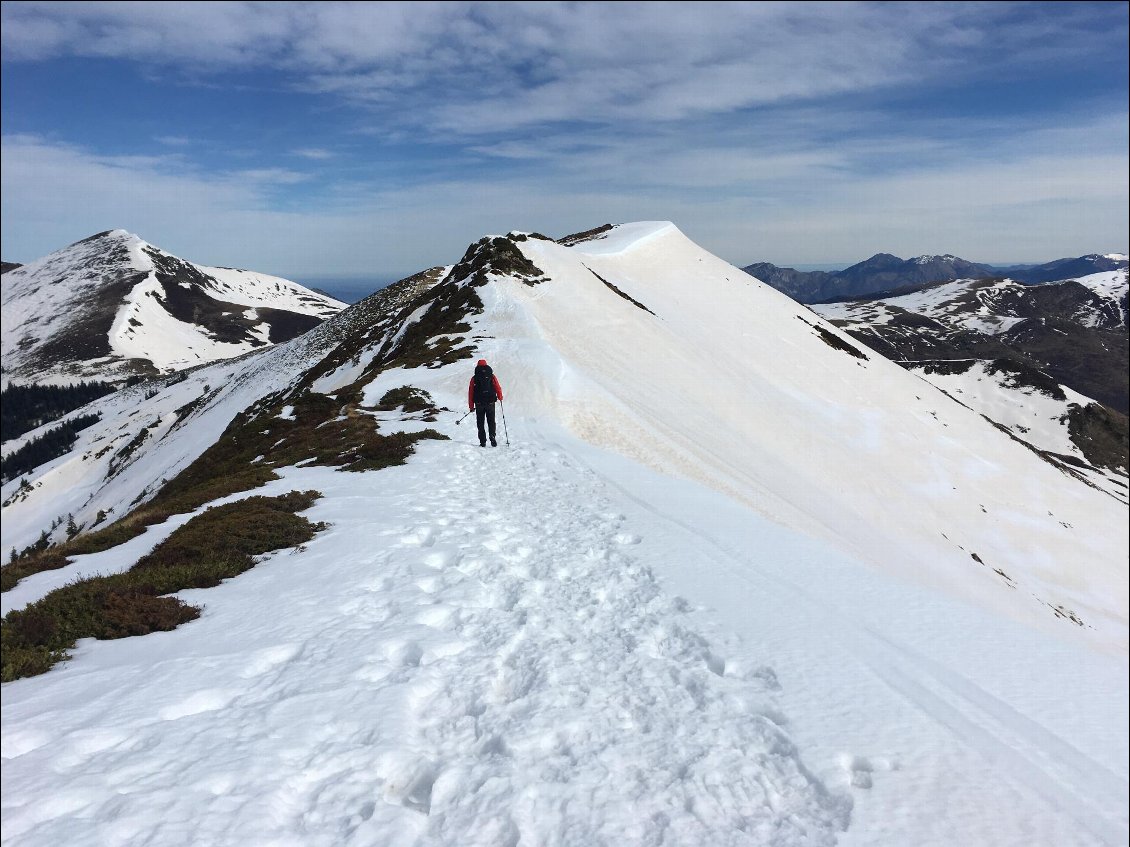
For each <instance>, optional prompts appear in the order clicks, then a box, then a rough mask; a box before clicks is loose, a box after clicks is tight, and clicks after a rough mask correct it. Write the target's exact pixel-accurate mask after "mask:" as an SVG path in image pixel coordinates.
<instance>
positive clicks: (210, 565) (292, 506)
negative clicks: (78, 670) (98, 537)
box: [0, 491, 325, 682]
mask: <svg viewBox="0 0 1130 847" xmlns="http://www.w3.org/2000/svg"><path fill="white" fill-rule="evenodd" d="M319 497H321V494H320V493H319V492H317V491H301V492H300V491H291V492H290V493H288V494H283V495H281V496H278V497H249V498H247V499H246V500H240V501H239V502H236V503H228V504H225V505H223V506H213V507H212V508H210V509H208V510H206V511H205V512H203V513H202V514H200V515H197V516H196V517H194V518H193V519H192V520H190V521H188V522H187V523H186V524H185V525H184V526H182V527H180V528H178V529H177V530H175V531H174V532H173V533H172V534H171V535H170V536H169V537H168V538H167V539H166V540H165V541H163V542H162V543H161V544H159V545H157V547H156V548H154V549H153V551H152V552H151V553H149V554H148V555H146V556H143V557H142V558H141V559H140V560H138V562H137V564H135V565H134V566H133V567H132V568H131V569H130V570H128V571H126V572H124V573H120V574H114V575H111V576H99V577H93V578H90V579H84V580H80V581H78V582H73V583H71V584H70V585H65V586H63V587H62V588H58V589H56V590H55V591H52V592H51V593H50V594H48V595H47V596H46V597H44V598H43V599H41V600H39V601H37V602H35V603H32V604H31V605H30V606H28V607H27V608H25V609H21V610H18V611H13V612H9V613H8V614H7V615H6V616H5V617H4V620H3V622H2V623H0V642H2V645H3V660H2V668H0V680H2V681H4V682H10V681H11V680H14V679H19V678H21V677H25V676H35V675H37V674H41V673H45V672H46V671H48V670H50V669H51V667H52V666H53V665H54V664H55V663H56V662H59V661H62V660H64V659H66V658H68V655H67V653H68V651H69V650H71V649H73V648H74V646H75V642H76V641H77V640H78V639H80V638H98V639H104V640H105V639H112V638H126V637H128V636H131V635H145V634H147V633H150V632H159V631H166V630H171V629H175V628H176V627H177V626H179V625H180V624H182V623H185V622H187V621H190V620H193V619H195V618H197V617H199V616H200V609H199V608H198V607H196V606H191V605H189V604H187V603H185V602H184V601H183V600H180V599H178V598H176V597H170V596H167V595H169V594H172V593H173V592H176V591H183V590H184V589H187V588H211V587H212V586H215V585H219V584H220V583H221V582H222V581H223V580H225V579H229V578H231V577H233V576H237V575H238V574H241V573H243V572H244V571H246V570H249V569H251V568H252V567H254V566H255V558H254V557H255V556H258V555H262V554H263V553H269V552H271V551H274V550H280V549H283V548H286V547H295V546H297V545H299V544H303V543H304V542H306V541H309V540H310V539H311V538H313V537H314V534H315V533H317V532H319V531H320V530H322V529H324V528H325V525H324V524H320V523H319V524H315V523H311V522H310V521H308V520H307V519H306V518H304V517H301V516H299V515H297V514H295V513H296V512H300V511H303V510H305V509H309V508H310V507H311V506H312V505H313V504H314V502H315V501H316V500H317V499H318V498H319Z"/></svg>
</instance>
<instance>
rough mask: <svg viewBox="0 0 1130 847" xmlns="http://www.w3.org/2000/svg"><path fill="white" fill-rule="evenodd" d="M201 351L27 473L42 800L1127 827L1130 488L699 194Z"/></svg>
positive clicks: (726, 827)
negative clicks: (969, 400)
mask: <svg viewBox="0 0 1130 847" xmlns="http://www.w3.org/2000/svg"><path fill="white" fill-rule="evenodd" d="M480 358H482V359H486V360H487V361H488V362H489V364H490V365H491V366H492V367H493V368H494V372H495V374H496V375H497V376H498V378H499V381H500V382H501V383H502V385H503V387H504V390H505V397H506V402H505V406H504V407H502V408H500V409H499V412H500V414H499V418H500V421H499V423H500V427H501V429H502V432H503V433H505V436H504V444H503V446H500V447H499V448H497V449H492V448H489V447H488V448H485V449H484V448H480V447H479V446H478V441H477V439H476V438H475V437H474V434H473V431H469V430H470V427H468V426H460V424H459V419H460V418H461V417H462V415H463V413H464V412H465V411H466V402H467V401H466V396H467V381H468V379H469V378H470V376H471V373H472V370H473V367H474V363H475V362H476V361H477V360H478V359H480ZM180 377H182V378H179V379H172V378H162V379H159V380H155V381H153V382H152V383H150V384H148V385H145V386H134V387H129V388H125V389H123V390H121V391H119V392H117V393H116V394H114V395H112V396H108V397H104V398H100V399H99V400H96V401H94V402H93V403H91V404H90V405H88V406H86V407H84V408H83V409H82V410H78V411H77V412H76V413H75V414H81V415H83V416H85V417H88V418H90V417H98V420H95V421H93V422H91V423H89V425H87V426H86V428H85V429H82V430H81V431H78V433H77V436H76V441H75V442H74V444H73V448H72V449H70V450H68V451H67V452H66V453H64V454H62V455H60V456H58V457H57V458H55V459H53V460H51V461H49V462H45V463H43V464H41V465H40V466H38V467H36V468H35V469H34V470H32V471H29V472H27V473H25V474H23V475H21V477H20V478H19V479H13V480H12V481H11V482H9V483H7V484H5V485H4V487H3V496H4V503H5V505H4V507H3V509H4V511H3V518H4V520H3V523H2V534H3V535H2V539H0V541H2V544H3V547H4V549H9V548H10V547H15V548H17V555H16V556H15V557H14V559H13V561H12V562H11V563H10V564H8V565H6V566H5V567H4V576H5V587H6V588H7V590H5V591H4V592H3V595H2V596H3V604H4V605H3V609H4V612H5V619H4V628H3V635H4V638H5V649H4V662H5V665H4V668H5V674H6V675H7V676H6V678H8V679H14V681H13V682H10V683H6V687H5V689H4V698H3V710H4V713H3V718H4V720H3V733H4V757H5V759H4V781H5V782H4V786H5V787H4V802H5V809H6V811H5V837H7V838H14V839H19V840H20V842H21V844H25V845H47V844H59V843H96V842H105V841H112V840H115V839H118V838H123V837H124V838H127V839H129V840H132V841H139V842H140V841H145V842H147V843H159V844H173V843H189V842H207V843H215V844H233V845H234V844H239V843H267V842H278V843H283V842H291V843H295V842H303V843H312V842H318V843H346V844H349V843H384V844H393V843H403V844H435V845H460V847H462V845H473V847H478V845H497V844H520V843H531V844H533V843H538V844H558V843H577V844H593V845H614V844H617V845H618V844H649V845H658V844H679V845H684V844H685V845H692V844H712V845H714V844H717V845H735V847H736V845H743V844H750V843H753V844H772V845H779V846H780V847H793V845H797V847H799V845H802V844H804V845H821V847H831V845H833V844H835V843H836V842H837V839H838V838H839V836H840V834H842V833H843V832H844V831H845V830H846V831H848V832H850V834H851V836H852V841H853V843H857V844H861V845H864V844H865V845H869V847H878V845H884V844H892V843H894V844H922V843H981V844H985V843H993V844H1006V845H1025V844H1028V843H1030V841H1031V834H1032V833H1033V832H1039V833H1041V834H1042V835H1044V836H1046V838H1047V839H1048V840H1049V843H1078V844H1087V845H1090V844H1096V845H1098V844H1104V843H1116V842H1118V841H1119V839H1120V838H1123V837H1124V835H1125V820H1126V816H1125V810H1126V791H1125V788H1126V784H1125V782H1126V781H1125V756H1124V755H1123V753H1124V752H1125V738H1126V727H1125V721H1124V716H1125V715H1124V710H1125V703H1126V694H1125V670H1126V664H1125V655H1126V649H1127V643H1126V620H1127V585H1126V571H1125V561H1126V557H1127V538H1126V535H1125V533H1124V532H1122V531H1121V530H1122V528H1123V527H1125V526H1126V517H1127V506H1126V504H1125V503H1124V502H1122V501H1120V500H1119V499H1118V498H1116V497H1114V496H1111V495H1110V494H1109V493H1107V492H1104V491H1101V490H1099V489H1097V488H1096V487H1094V486H1092V485H1089V484H1088V483H1087V481H1086V480H1085V479H1082V478H1079V477H1077V476H1073V475H1071V474H1068V473H1065V472H1064V470H1063V468H1061V467H1060V466H1057V465H1055V464H1052V463H1049V462H1048V461H1045V459H1044V458H1043V457H1041V456H1040V455H1039V454H1038V453H1037V451H1034V450H1032V449H1030V448H1029V447H1028V446H1026V445H1025V444H1023V443H1021V442H1020V441H1019V440H1018V439H1017V438H1015V437H1013V435H1012V434H1010V433H1006V432H1003V431H1001V430H1000V429H999V428H997V427H996V426H994V425H993V424H992V423H990V422H989V421H987V420H986V419H985V418H984V417H982V415H981V414H979V413H978V412H976V411H974V410H973V409H970V408H968V407H967V406H965V405H963V404H961V403H959V402H957V401H956V400H954V399H953V398H952V397H950V396H948V395H946V394H944V393H943V392H941V391H939V390H938V389H936V388H935V387H934V386H932V385H930V384H929V383H928V382H926V381H924V380H923V379H921V378H919V377H917V376H916V375H914V374H912V373H910V372H908V371H906V370H904V369H902V368H900V367H899V366H898V365H896V364H894V363H893V362H891V361H889V360H887V359H884V358H882V357H881V356H879V355H878V354H876V353H874V352H873V351H869V350H866V349H865V348H863V347H862V346H861V345H859V344H858V343H857V342H856V341H854V340H853V339H852V338H851V337H850V336H849V335H847V334H845V333H844V332H842V331H841V330H839V329H837V328H836V327H834V326H833V325H832V324H830V323H828V322H827V321H825V320H823V319H822V318H820V317H819V316H817V315H815V314H814V313H812V312H811V311H809V310H808V309H806V308H805V307H803V306H800V305H799V304H797V303H796V302H795V301H793V300H791V299H789V298H788V297H786V296H784V295H782V294H781V293H779V292H777V291H774V290H773V289H772V288H770V287H768V286H766V285H763V284H761V283H759V282H758V281H756V280H754V279H752V278H751V277H750V276H748V275H746V274H743V273H742V272H741V271H740V270H739V269H738V268H735V267H733V266H731V265H729V264H727V263H726V262H724V261H722V260H721V259H719V258H717V257H715V256H713V255H711V254H710V253H708V252H706V251H705V250H703V249H702V248H700V247H699V246H697V245H696V244H694V243H693V242H691V241H690V240H689V239H687V238H686V237H685V236H684V235H683V233H682V232H680V231H679V229H678V228H677V227H675V226H674V225H673V224H671V223H668V222H639V223H632V224H623V225H620V226H615V227H611V226H606V227H601V228H598V229H597V230H592V231H590V232H588V233H583V234H580V235H578V236H575V237H567V238H565V239H561V240H559V241H555V240H552V239H549V238H547V237H545V236H542V235H539V234H536V233H521V232H511V233H508V234H505V235H490V236H486V237H484V238H482V239H480V240H479V241H477V242H475V243H474V244H472V245H471V246H470V247H469V248H468V249H467V251H466V253H465V254H464V255H463V257H462V258H461V259H460V260H459V261H458V262H457V263H455V264H454V265H450V266H446V265H445V266H442V267H437V268H433V269H431V270H429V271H426V272H423V273H421V274H418V275H416V276H414V277H410V278H408V279H405V280H402V281H400V282H398V283H394V284H393V285H391V286H389V287H388V288H386V289H383V290H382V291H380V292H377V293H376V294H374V295H372V296H370V297H368V298H366V299H365V300H363V301H361V302H360V303H357V304H355V305H353V306H351V307H349V308H348V309H345V310H343V311H342V312H340V313H339V314H337V315H334V316H333V317H331V318H329V319H328V320H327V321H326V322H325V323H323V324H321V325H320V326H318V327H315V328H314V329H313V330H311V331H309V332H307V333H305V334H304V335H302V336H299V337H297V338H295V339H293V340H291V341H289V342H285V343H282V344H279V345H276V346H273V347H270V348H267V349H262V350H260V351H258V352H255V353H253V354H252V355H248V356H244V357H241V358H239V359H235V360H227V361H223V362H218V363H215V364H212V365H209V366H206V367H201V368H197V369H193V370H192V371H191V372H189V373H187V374H183V375H180ZM43 434H44V433H43V432H42V431H39V432H32V433H28V434H27V435H25V436H23V439H24V440H25V441H27V440H30V439H33V438H36V437H41V436H42V435H43ZM506 441H508V442H509V443H510V444H512V445H513V446H512V447H507V446H505V442H506ZM60 518H61V519H60ZM39 541H42V542H43V544H39V543H38V542H39ZM48 541H54V542H56V543H55V546H52V547H45V545H46V543H47V542H48ZM237 553H238V554H240V555H238V556H237V555H236V554H237ZM155 630H160V632H158V633H155V634H152V635H145V636H143V637H132V638H131V637H125V636H129V635H132V634H135V633H142V632H153V631H155ZM97 639H102V640H97ZM111 639H117V640H111ZM68 655H69V656H70V657H71V658H70V659H69V661H65V662H62V661H61V660H62V659H63V658H64V657H66V656H68ZM17 677H19V678H17ZM1120 686H1121V687H1120ZM1120 692H1121V693H1120ZM185 751H190V752H188V753H186V752H185ZM44 798H48V799H44ZM58 798H64V800H65V802H63V801H61V800H59V799H58ZM954 809H960V810H961V813H960V814H953V810H954Z"/></svg>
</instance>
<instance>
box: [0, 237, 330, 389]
mask: <svg viewBox="0 0 1130 847" xmlns="http://www.w3.org/2000/svg"><path fill="white" fill-rule="evenodd" d="M0 280H2V282H0V286H2V288H0V297H2V303H3V330H2V333H3V357H4V376H5V379H16V380H23V381H31V380H35V381H39V382H43V381H47V382H72V381H76V380H82V379H96V380H103V381H120V380H123V379H125V378H127V377H130V376H150V377H151V376H156V375H158V374H162V373H169V372H171V371H175V370H181V369H183V368H186V367H192V366H195V365H200V364H205V363H208V362H213V361H216V360H217V359H226V358H230V357H232V356H238V355H241V354H243V353H246V352H248V351H250V350H254V349H257V348H260V347H264V346H267V345H269V344H277V343H279V342H281V341H287V340H289V339H291V338H294V337H295V336H297V335H301V334H302V333H303V332H306V331H307V330H309V329H311V328H312V327H314V326H317V325H318V324H319V323H321V322H322V321H323V320H325V319H326V318H327V317H329V316H330V315H333V314H336V313H337V312H339V311H340V310H341V309H343V308H345V304H344V303H340V302H338V301H337V300H334V299H333V298H331V297H327V296H325V295H322V294H318V293H315V292H313V291H310V290H308V289H306V288H304V287H302V286H301V285H299V284H298V283H295V282H291V281H289V280H286V279H281V278H279V277H273V276H268V275H266V274H259V273H254V272H252V271H244V270H235V269H232V268H212V267H207V266H204V265H197V264H193V263H192V262H188V261H185V260H183V259H179V258H177V257H176V256H173V255H172V254H170V253H167V252H165V251H163V250H161V249H159V248H157V247H154V246H153V245H151V244H148V243H146V242H145V241H143V240H142V239H141V238H139V237H138V236H136V235H133V234H132V233H129V232H126V231H125V230H121V229H116V230H110V231H107V232H102V233H98V234H97V235H93V236H91V237H90V238H86V239H83V240H82V241H79V242H77V243H75V244H72V245H70V246H69V247H65V248H64V249H62V250H58V251H56V252H55V253H52V254H51V255H49V256H46V257H44V258H42V259H39V260H38V261H35V262H31V263H29V264H27V265H21V266H17V267H14V268H12V269H10V270H5V272H4V274H3V276H2V277H0Z"/></svg>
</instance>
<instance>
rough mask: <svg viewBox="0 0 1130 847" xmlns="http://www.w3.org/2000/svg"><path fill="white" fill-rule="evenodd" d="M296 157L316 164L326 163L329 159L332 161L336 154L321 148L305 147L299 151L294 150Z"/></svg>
mask: <svg viewBox="0 0 1130 847" xmlns="http://www.w3.org/2000/svg"><path fill="white" fill-rule="evenodd" d="M291 153H293V154H294V155H295V156H301V157H302V158H303V159H312V160H314V161H316V162H324V161H326V160H327V159H332V158H333V157H334V155H335V154H334V153H333V152H332V151H330V150H323V149H321V148H320V147H303V148H300V149H298V150H292V151H291Z"/></svg>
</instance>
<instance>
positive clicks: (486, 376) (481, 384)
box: [475, 365, 498, 405]
mask: <svg viewBox="0 0 1130 847" xmlns="http://www.w3.org/2000/svg"><path fill="white" fill-rule="evenodd" d="M497 399H498V395H497V394H495V392H494V371H493V370H492V369H491V366H490V365H478V366H476V368H475V404H476V405H478V404H479V403H493V402H494V401H495V400H497Z"/></svg>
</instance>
